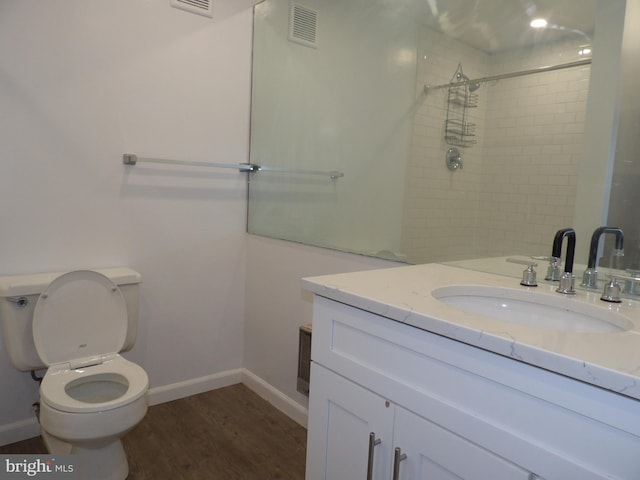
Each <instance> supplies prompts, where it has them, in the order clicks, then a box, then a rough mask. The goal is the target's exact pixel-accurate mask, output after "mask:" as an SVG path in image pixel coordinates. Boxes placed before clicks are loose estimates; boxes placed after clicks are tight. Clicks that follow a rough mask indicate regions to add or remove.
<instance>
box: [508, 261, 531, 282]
mask: <svg viewBox="0 0 640 480" xmlns="http://www.w3.org/2000/svg"><path fill="white" fill-rule="evenodd" d="M507 262H511V263H517V264H519V265H526V266H527V268H526V269H525V270H524V271H523V272H522V280H521V281H520V285H522V286H523V287H537V286H538V281H537V279H536V271H535V270H534V267H537V266H538V263H537V262H532V261H530V260H520V259H519V258H507Z"/></svg>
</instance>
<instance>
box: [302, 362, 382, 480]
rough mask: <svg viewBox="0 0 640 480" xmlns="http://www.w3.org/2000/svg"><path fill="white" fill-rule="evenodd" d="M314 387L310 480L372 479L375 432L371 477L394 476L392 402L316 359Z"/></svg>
mask: <svg viewBox="0 0 640 480" xmlns="http://www.w3.org/2000/svg"><path fill="white" fill-rule="evenodd" d="M311 385H313V387H312V388H311V391H310V397H309V424H308V434H307V452H308V454H307V470H306V480H367V469H368V468H367V467H368V459H369V443H370V442H369V437H370V433H371V432H373V433H374V436H375V439H377V440H380V442H379V443H378V444H377V445H375V446H372V450H373V452H372V453H373V462H372V465H371V479H373V480H389V478H391V462H390V458H391V454H392V453H391V452H392V448H391V447H392V445H391V442H392V436H393V406H392V405H391V404H390V403H389V402H387V401H386V400H385V399H384V398H382V397H380V396H379V395H376V394H374V393H372V392H371V391H369V390H366V389H364V388H362V387H360V386H358V385H356V384H355V383H353V382H351V381H349V380H346V379H345V378H344V377H341V376H340V375H337V374H336V373H333V372H332V371H330V370H327V369H326V368H324V367H322V366H320V365H318V364H317V363H312V364H311Z"/></svg>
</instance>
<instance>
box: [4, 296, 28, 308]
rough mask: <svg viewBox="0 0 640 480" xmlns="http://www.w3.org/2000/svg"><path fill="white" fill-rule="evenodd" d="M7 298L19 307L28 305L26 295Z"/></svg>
mask: <svg viewBox="0 0 640 480" xmlns="http://www.w3.org/2000/svg"><path fill="white" fill-rule="evenodd" d="M7 300H9V301H10V302H13V303H15V304H16V305H18V307H19V308H24V307H26V306H27V305H29V299H28V298H27V297H7Z"/></svg>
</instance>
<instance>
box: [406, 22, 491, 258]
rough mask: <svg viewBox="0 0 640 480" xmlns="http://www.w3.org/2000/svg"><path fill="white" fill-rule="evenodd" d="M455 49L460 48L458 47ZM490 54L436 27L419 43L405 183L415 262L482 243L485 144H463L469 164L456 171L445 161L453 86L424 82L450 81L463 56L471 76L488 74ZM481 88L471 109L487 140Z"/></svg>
mask: <svg viewBox="0 0 640 480" xmlns="http://www.w3.org/2000/svg"><path fill="white" fill-rule="evenodd" d="M453 52H455V53H453ZM486 57H487V55H486V54H484V53H482V52H480V51H479V50H477V49H475V48H473V47H469V46H466V45H464V44H462V43H460V42H456V41H452V40H451V39H450V38H447V37H445V36H444V35H442V34H440V33H438V32H436V31H434V30H430V29H429V30H427V29H425V30H423V31H422V33H421V37H420V41H419V46H418V69H417V78H416V108H415V113H414V123H413V134H412V141H411V150H410V157H409V166H408V169H407V173H408V174H407V181H406V184H407V187H406V189H405V208H404V212H405V213H404V228H403V238H402V240H403V247H404V252H405V253H406V254H407V259H408V261H409V262H412V263H424V262H429V261H443V260H453V259H458V258H468V256H469V252H470V251H475V250H476V249H477V247H476V244H477V240H478V237H483V236H486V234H484V235H479V231H478V229H479V228H483V227H482V224H481V223H479V222H478V218H477V210H476V208H477V204H478V202H479V200H480V194H481V191H482V190H481V189H482V183H481V179H482V176H481V175H482V168H481V167H482V165H481V162H482V157H481V153H482V152H481V149H480V148H477V147H474V148H466V149H463V148H461V149H460V150H461V151H462V154H463V160H464V168H463V170H462V171H460V172H455V173H452V172H450V171H449V170H448V169H447V168H446V166H445V152H446V151H447V148H449V146H448V145H447V144H446V143H445V141H444V121H445V118H446V114H447V89H440V90H432V91H430V92H429V93H428V94H427V95H425V94H424V93H423V87H424V85H425V84H428V85H440V84H446V83H449V81H450V80H451V77H452V76H453V75H454V73H455V71H456V69H457V67H458V62H461V63H462V66H463V69H464V72H465V73H466V74H467V75H468V76H471V77H481V76H485V75H486V68H487V67H486V65H487V58H486ZM482 90H483V89H480V90H479V91H478V93H479V107H478V108H477V109H473V110H471V111H470V115H471V117H470V121H472V122H474V123H476V124H477V129H478V132H479V136H478V137H476V140H477V141H478V144H479V145H482V143H483V133H484V130H485V129H484V121H483V118H482V117H481V116H478V115H477V114H478V112H482V111H483V110H484V105H485V104H486V95H485V94H484V92H483V91H482Z"/></svg>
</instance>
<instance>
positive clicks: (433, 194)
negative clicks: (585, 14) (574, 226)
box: [403, 31, 590, 263]
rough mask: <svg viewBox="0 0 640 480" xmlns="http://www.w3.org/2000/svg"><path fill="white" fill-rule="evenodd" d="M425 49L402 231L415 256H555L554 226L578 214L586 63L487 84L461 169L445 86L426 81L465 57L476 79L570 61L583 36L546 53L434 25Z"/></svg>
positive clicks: (444, 75) (442, 77)
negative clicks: (482, 45)
mask: <svg viewBox="0 0 640 480" xmlns="http://www.w3.org/2000/svg"><path fill="white" fill-rule="evenodd" d="M445 47H446V48H445ZM419 51H420V56H419V59H420V61H421V65H419V68H418V78H417V82H416V83H417V89H416V94H417V98H418V100H417V103H418V107H417V109H416V112H415V116H414V129H413V137H412V149H411V158H410V162H409V163H410V165H409V174H408V179H407V193H406V197H405V201H406V208H405V210H406V212H407V213H406V214H405V218H404V220H405V223H404V225H405V229H404V236H403V241H404V246H405V251H406V253H407V257H408V259H409V261H410V262H412V263H425V262H431V261H447V260H457V259H464V258H473V257H484V256H499V255H512V254H523V255H548V254H549V253H550V252H549V249H550V248H551V247H550V245H551V240H552V238H553V234H554V233H555V231H556V230H558V229H559V228H562V227H565V226H570V225H571V222H572V218H573V210H574V202H575V194H576V185H577V175H578V162H579V159H580V157H581V152H582V132H583V125H584V114H585V110H586V97H587V90H588V79H589V71H590V69H589V67H588V66H587V67H579V68H571V69H565V70H560V71H556V72H549V73H545V74H536V75H528V76H524V77H519V78H514V79H505V80H500V81H499V82H490V83H485V84H483V85H482V87H481V88H480V89H479V90H478V91H477V93H478V95H479V99H480V102H479V107H478V108H477V109H474V110H472V112H471V114H472V118H471V121H473V122H475V123H476V124H477V126H478V128H477V129H478V136H477V137H476V140H477V142H478V143H477V145H474V146H473V147H470V148H465V149H460V150H461V152H462V155H463V160H464V169H463V170H461V171H457V172H450V171H449V170H447V168H446V166H445V163H444V155H445V152H446V150H447V148H448V147H449V146H448V145H446V143H445V141H444V139H443V136H444V134H443V128H444V119H445V118H446V89H443V90H439V91H437V92H436V91H432V92H430V93H429V95H427V96H426V98H425V97H424V96H421V91H422V90H421V89H422V85H424V83H428V84H431V85H434V84H441V83H447V82H449V80H450V79H451V76H452V75H453V73H454V72H455V69H456V67H457V64H458V62H461V63H462V65H463V68H464V71H465V73H466V74H467V75H468V76H469V77H471V78H474V77H475V78H477V77H482V76H488V75H496V74H500V73H505V72H513V71H519V70H524V69H528V68H533V67H537V66H541V65H550V64H557V63H565V62H569V61H573V60H576V59H577V58H578V55H577V48H576V43H575V42H568V43H566V44H557V45H554V46H553V47H550V48H547V49H546V51H545V52H544V55H541V53H540V52H538V51H534V50H531V51H528V50H527V51H523V50H517V51H515V50H514V51H507V52H504V53H500V54H493V55H488V54H486V53H484V52H481V51H479V50H477V49H474V48H472V47H469V46H465V45H462V44H460V43H458V42H452V41H451V39H448V38H444V37H443V36H442V35H441V34H439V33H437V32H433V31H428V32H424V34H423V36H422V40H421V42H420V46H419ZM425 57H426V60H425Z"/></svg>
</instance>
